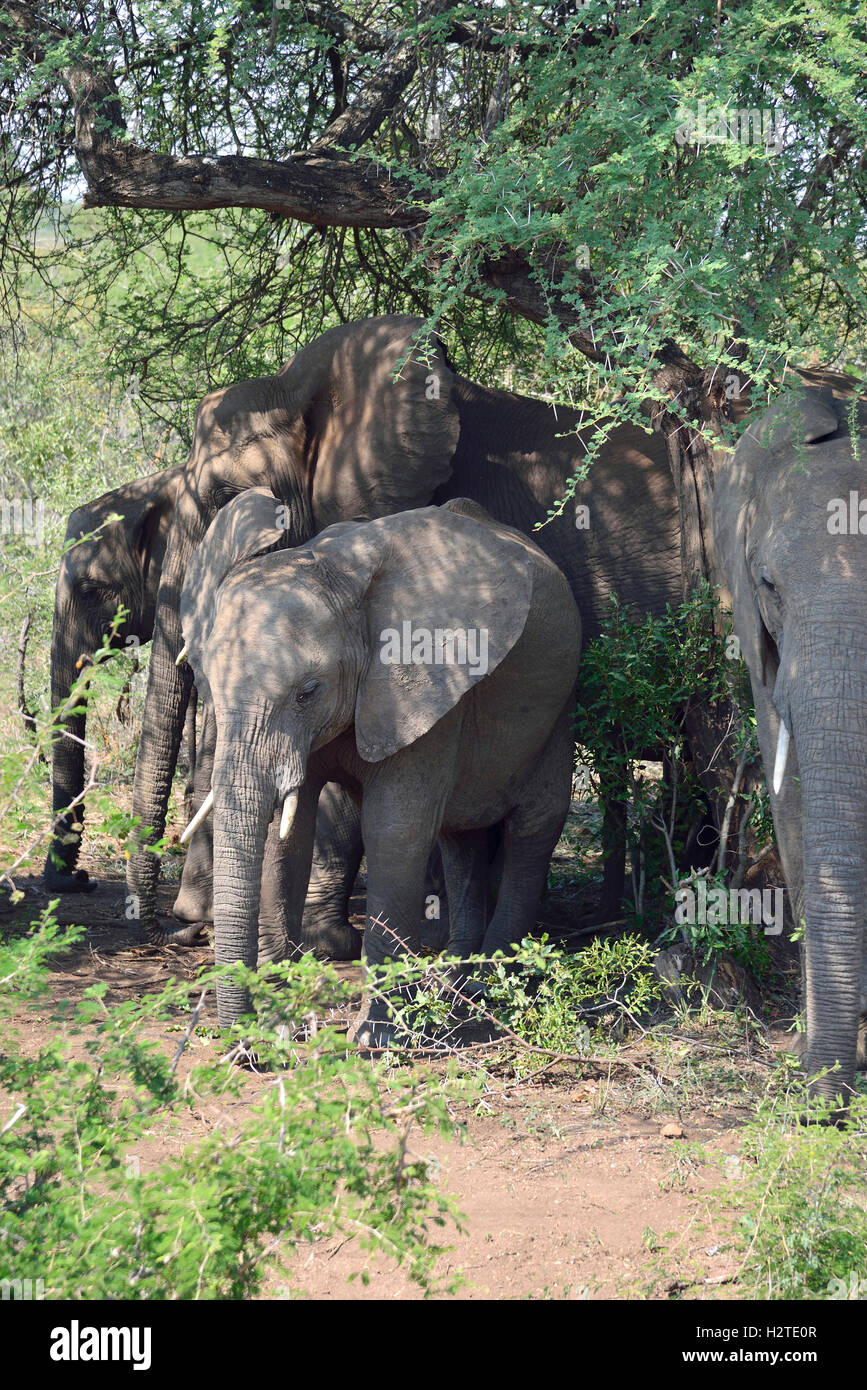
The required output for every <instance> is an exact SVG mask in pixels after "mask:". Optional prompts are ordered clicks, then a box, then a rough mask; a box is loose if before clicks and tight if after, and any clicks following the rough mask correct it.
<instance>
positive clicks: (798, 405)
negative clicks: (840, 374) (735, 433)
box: [738, 386, 840, 457]
mask: <svg viewBox="0 0 867 1390" xmlns="http://www.w3.org/2000/svg"><path fill="white" fill-rule="evenodd" d="M839 426H840V415H839V413H838V408H837V405H836V402H835V400H834V395H833V392H832V391H831V389H830V387H828V386H823V387H821V388H816V387H803V388H800V389H797V390H794V391H789V392H786V394H785V395H783V396H781V397H780V398H779V399H778V400H776V401H775V402H774V404H773V405H772V406H771V407H770V409H769V410H766V411H765V412H764V413H763V414H762V415H761V416H760V417H759V418H758V420H755V421H753V422H752V423H751V424H750V425H749V426H748V427H747V430H746V433H745V434H744V437H743V441H742V442H745V441H749V443H750V444H751V445H752V446H754V447H755V448H756V449H757V450H765V449H767V450H770V451H771V452H772V453H773V454H774V455H775V456H777V457H778V456H779V455H780V454H781V453H783V452H785V451H786V450H792V452H793V453H794V454H797V451H798V449H799V447H800V446H802V445H804V444H815V443H816V441H817V440H819V439H827V437H828V436H829V435H831V434H836V432H837V430H838V428H839ZM738 448H740V445H739V446H738Z"/></svg>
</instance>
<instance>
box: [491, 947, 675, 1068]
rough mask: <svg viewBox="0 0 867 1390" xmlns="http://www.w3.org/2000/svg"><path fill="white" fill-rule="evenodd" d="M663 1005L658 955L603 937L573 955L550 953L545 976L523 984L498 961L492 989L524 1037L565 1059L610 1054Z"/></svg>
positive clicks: (499, 1009) (496, 1004)
mask: <svg viewBox="0 0 867 1390" xmlns="http://www.w3.org/2000/svg"><path fill="white" fill-rule="evenodd" d="M543 943H544V938H543ZM537 970H538V967H537ZM658 998H659V983H658V981H657V980H656V978H655V976H654V973H653V951H652V950H651V948H650V947H649V946H648V944H647V942H645V941H641V940H639V939H638V937H635V936H622V937H612V938H599V937H597V938H596V939H594V940H593V941H592V942H591V943H590V944H589V945H588V946H586V947H585V948H584V950H583V951H579V952H577V953H576V954H575V955H565V954H564V953H562V952H559V951H554V950H552V949H551V948H550V946H549V947H548V948H547V953H546V957H545V960H544V968H543V969H542V970H541V972H540V973H536V972H534V973H525V974H524V975H523V977H521V976H517V975H515V974H514V973H513V971H511V970H509V968H508V967H507V965H506V964H505V963H504V962H500V963H499V964H498V967H497V973H496V975H495V977H494V982H493V983H492V984H491V985H490V986H489V988H488V999H489V1001H490V1007H491V1008H492V1010H493V1011H494V1012H495V1014H496V1016H497V1018H499V1019H502V1021H503V1022H504V1023H506V1024H507V1025H508V1027H509V1028H510V1029H511V1030H512V1031H513V1032H514V1033H515V1034H516V1035H517V1036H518V1037H519V1038H521V1039H522V1040H523V1041H524V1042H527V1043H530V1044H532V1045H533V1046H534V1047H539V1048H547V1049H550V1050H551V1051H552V1052H564V1053H574V1052H587V1051H595V1050H599V1049H603V1050H604V1048H605V1047H606V1046H610V1044H611V1041H612V1039H613V1038H615V1037H618V1036H619V1037H622V1036H623V1034H624V1030H625V1029H628V1026H629V1025H630V1024H632V1025H634V1023H635V1021H636V1019H637V1018H638V1017H639V1016H640V1015H642V1014H644V1013H645V1012H646V1011H647V1010H648V1009H649V1008H650V1007H651V1006H652V1005H653V1004H654V1003H655V1002H656V1001H657V999H658Z"/></svg>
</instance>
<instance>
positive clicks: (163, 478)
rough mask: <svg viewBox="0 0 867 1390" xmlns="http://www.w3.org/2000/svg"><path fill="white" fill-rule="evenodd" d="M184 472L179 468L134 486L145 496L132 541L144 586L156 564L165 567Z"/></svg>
mask: <svg viewBox="0 0 867 1390" xmlns="http://www.w3.org/2000/svg"><path fill="white" fill-rule="evenodd" d="M181 472H182V470H181V469H180V468H170V469H165V470H164V471H163V472H162V473H152V474H151V475H150V477H148V478H144V479H143V480H142V481H141V483H136V484H135V487H136V488H137V489H140V491H141V493H142V496H143V502H142V505H141V508H140V511H139V515H138V516H137V518H136V521H135V525H134V526H133V528H132V532H131V537H130V540H131V546H132V549H133V551H134V552H135V554H136V556H137V557H138V561H139V564H140V566H141V572H142V576H143V578H144V581H145V583H147V578H148V571H149V570H150V567H151V565H152V564H153V563H154V562H156V563H157V565H158V566H161V565H162V561H163V556H164V554H165V548H166V540H167V539H168V533H169V527H170V526H171V522H172V517H173V515H174V510H175V497H176V495H177V491H178V484H179V482H180V477H181Z"/></svg>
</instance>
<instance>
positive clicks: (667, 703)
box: [575, 586, 728, 914]
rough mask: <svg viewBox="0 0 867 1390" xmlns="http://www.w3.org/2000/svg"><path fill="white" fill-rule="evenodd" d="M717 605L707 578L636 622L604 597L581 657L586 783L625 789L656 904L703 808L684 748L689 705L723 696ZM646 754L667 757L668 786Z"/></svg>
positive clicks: (635, 846)
mask: <svg viewBox="0 0 867 1390" xmlns="http://www.w3.org/2000/svg"><path fill="white" fill-rule="evenodd" d="M716 608H717V603H716V599H715V597H714V595H713V592H712V590H711V589H710V588H709V586H705V587H704V588H702V589H701V590H700V591H699V592H698V593H697V594H696V595H695V596H694V597H693V598H692V599H690V600H689V601H688V602H687V603H684V604H682V605H681V606H680V607H679V608H678V609H676V610H672V609H670V608H669V609H667V610H666V612H665V613H664V614H663V615H662V616H661V617H653V616H652V615H651V614H647V615H646V616H645V617H644V618H643V619H642V620H641V621H640V622H636V621H634V620H633V619H631V618H630V617H629V616H628V615H627V613H626V612H625V611H624V610H623V609H622V608H621V607H620V605H619V603H618V602H617V600H616V597H614V596H612V607H611V612H610V614H609V616H608V617H607V618H606V620H605V622H604V623H603V629H602V633H601V635H600V636H599V637H598V638H596V639H595V640H594V641H592V642H590V643H589V644H588V646H587V648H586V650H585V651H584V652H583V653H582V657H581V666H580V669H579V678H578V679H579V687H578V709H577V713H576V719H575V726H576V737H577V739H578V742H579V743H580V744H582V745H583V747H584V748H585V749H586V750H587V753H588V755H589V760H590V763H591V766H592V770H593V783H594V789H595V790H596V791H597V792H598V793H599V794H600V795H601V796H602V797H603V798H608V799H614V798H616V797H617V796H618V795H620V796H622V795H623V794H624V791H626V793H628V796H629V800H630V804H631V817H630V820H629V825H628V832H627V844H628V846H629V847H630V849H631V850H632V852H633V856H634V858H636V859H638V858H640V859H641V862H642V865H643V869H644V875H643V876H644V881H645V884H646V885H647V889H648V891H647V906H648V907H650V906H651V903H652V902H653V900H654V899H655V901H656V906H657V907H658V904H659V900H660V899H661V897H662V896H664V893H665V891H666V890H665V886H664V883H663V879H664V878H665V877H667V878H668V880H669V883H670V884H671V886H673V882H672V862H671V861H672V856H674V858H675V859H676V858H677V857H678V855H679V854H680V853H681V852H682V850H683V848H684V837H685V833H686V831H687V830H688V827H689V825H690V824H691V823H692V821H693V820H695V819H696V817H697V816H698V815H699V814H700V811H701V801H700V796H699V793H700V788H699V785H698V782H697V779H696V778H695V775H694V774H693V772H692V771H691V768H690V767H689V766H688V765H687V764H686V763H685V761H684V757H683V740H684V724H685V721H686V715H687V711H688V708H689V706H690V705H691V704H692V705H694V704H695V703H697V702H706V703H707V704H711V705H712V704H714V703H716V702H718V701H721V700H723V699H725V698H726V696H727V695H728V686H727V682H726V671H725V665H726V663H725V660H724V657H723V652H722V648H721V646H720V642H719V639H718V637H717V636H716V632H715V628H714V619H715V616H716ZM647 758H663V759H664V760H665V762H666V764H667V766H668V768H669V770H670V772H671V774H672V775H673V777H674V778H676V781H675V782H674V784H673V786H672V785H665V784H662V783H660V782H659V781H658V780H656V779H655V778H651V777H649V776H648V774H647V772H646V771H645V770H643V769H642V768H641V767H640V766H639V764H640V763H641V762H642V761H643V760H645V759H647ZM604 848H605V847H604V846H603V849H604ZM674 877H675V878H676V875H674ZM634 907H635V909H636V911H637V912H638V913H639V914H642V913H643V911H644V908H645V898H644V895H643V894H642V895H641V896H639V891H638V887H637V885H636V886H635V889H634Z"/></svg>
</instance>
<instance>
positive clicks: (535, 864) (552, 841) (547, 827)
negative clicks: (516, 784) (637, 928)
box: [482, 705, 572, 956]
mask: <svg viewBox="0 0 867 1390" xmlns="http://www.w3.org/2000/svg"><path fill="white" fill-rule="evenodd" d="M571 711H572V706H571V705H567V706H566V708H565V709H564V710H563V713H562V714H561V715H560V718H559V719H558V721H557V724H556V726H555V728H554V730H553V732H552V734H551V737H550V739H549V740H548V743H547V744H546V746H545V748H544V750H543V752H542V755H541V757H540V758H539V761H538V762H537V763H536V766H535V768H534V769H533V772H532V773H531V775H530V777H529V778H528V779H527V782H526V784H525V786H524V788H523V791H522V796H521V800H520V802H519V804H518V805H517V806H516V807H515V809H514V810H512V811H510V812H509V814H508V815H507V816H506V818H505V822H504V827H503V872H502V877H501V879H500V891H499V894H498V896H497V906H496V908H495V910H494V915H493V917H492V918H491V921H490V924H489V926H488V929H487V931H486V932H485V938H484V942H483V943H482V950H483V951H484V953H485V955H486V956H489V955H492V954H493V953H494V951H508V950H509V948H510V947H511V946H513V945H516V944H517V943H518V942H520V941H521V940H523V938H524V937H525V936H527V935H528V934H529V933H530V932H531V931H532V929H533V926H534V925H535V922H536V914H537V912H538V909H539V902H540V899H541V897H542V893H543V891H544V888H545V882H546V879H547V876H548V865H549V863H550V860H551V855H552V854H553V853H554V849H555V846H556V844H557V841H558V839H559V838H560V834H561V832H562V830H563V826H564V824H565V821H566V817H567V815H568V814H569V806H570V803H571V797H572V731H571V723H572V721H571Z"/></svg>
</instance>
